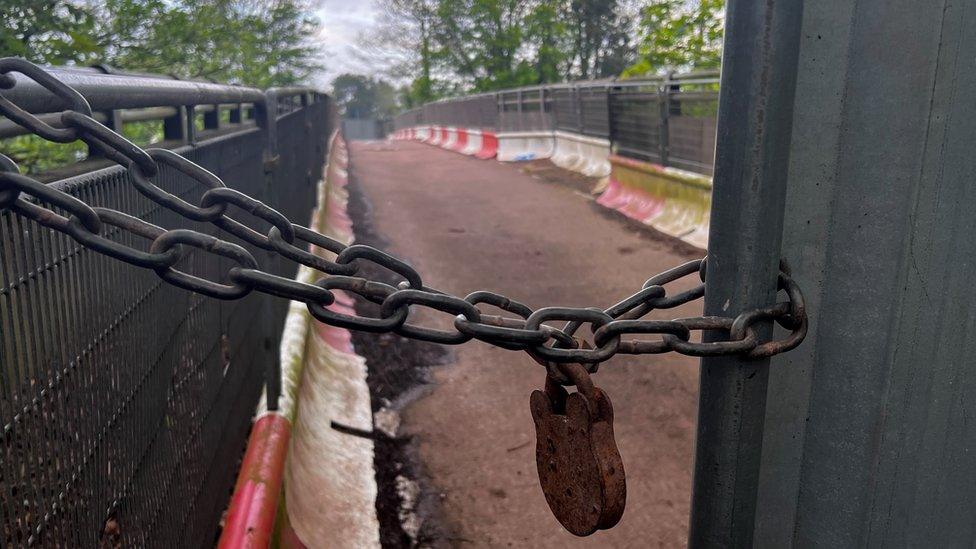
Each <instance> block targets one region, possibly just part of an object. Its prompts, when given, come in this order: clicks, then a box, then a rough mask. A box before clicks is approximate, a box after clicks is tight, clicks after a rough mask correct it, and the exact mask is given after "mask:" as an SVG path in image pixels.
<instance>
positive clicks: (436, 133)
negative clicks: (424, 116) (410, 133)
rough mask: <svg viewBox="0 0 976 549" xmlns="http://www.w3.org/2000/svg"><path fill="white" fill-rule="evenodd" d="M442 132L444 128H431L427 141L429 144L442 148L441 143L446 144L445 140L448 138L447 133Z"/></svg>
mask: <svg viewBox="0 0 976 549" xmlns="http://www.w3.org/2000/svg"><path fill="white" fill-rule="evenodd" d="M442 130H443V128H441V127H440V126H431V127H430V137H429V138H428V139H427V143H428V144H430V145H434V146H435V147H440V146H441V143H443V142H444V138H445V137H446V134H445V132H444V131H442Z"/></svg>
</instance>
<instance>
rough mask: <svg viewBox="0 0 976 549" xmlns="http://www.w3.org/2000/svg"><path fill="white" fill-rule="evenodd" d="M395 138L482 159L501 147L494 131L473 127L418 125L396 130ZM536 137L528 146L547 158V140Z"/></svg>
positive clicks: (494, 155) (491, 155)
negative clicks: (419, 142)
mask: <svg viewBox="0 0 976 549" xmlns="http://www.w3.org/2000/svg"><path fill="white" fill-rule="evenodd" d="M393 139H398V140H416V141H421V142H423V143H427V144H428V145H434V146H437V147H442V148H444V149H447V150H450V151H454V152H457V153H461V154H466V155H468V156H474V157H475V158H480V159H482V160H488V159H490V158H495V157H496V156H497V155H498V147H499V139H498V136H497V135H496V134H495V133H494V132H490V131H487V130H479V129H473V128H456V127H442V126H418V127H416V128H410V129H406V130H400V131H398V132H396V133H395V134H394V137H393ZM534 139H536V141H535V142H532V143H530V144H529V145H527V146H529V147H532V148H533V149H534V150H537V151H539V155H540V156H539V158H545V156H544V155H545V154H546V151H547V148H546V144H545V140H544V139H543V138H542V137H541V136H536V137H534Z"/></svg>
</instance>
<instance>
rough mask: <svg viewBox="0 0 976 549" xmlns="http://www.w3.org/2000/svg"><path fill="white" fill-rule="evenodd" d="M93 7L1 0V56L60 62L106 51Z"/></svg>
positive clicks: (55, 0) (56, 0)
mask: <svg viewBox="0 0 976 549" xmlns="http://www.w3.org/2000/svg"><path fill="white" fill-rule="evenodd" d="M97 26H98V24H97V19H96V17H95V14H94V13H93V12H92V11H91V9H90V8H89V7H88V6H87V5H85V4H81V3H78V2H70V1H67V0H0V29H3V31H2V32H0V56H4V57H6V56H18V57H27V58H29V59H31V60H33V61H36V62H39V63H46V64H53V65H60V64H65V63H68V62H77V63H91V62H94V61H96V60H97V59H99V57H100V55H101V53H102V45H101V44H100V42H99V40H98V38H97V34H96V28H97Z"/></svg>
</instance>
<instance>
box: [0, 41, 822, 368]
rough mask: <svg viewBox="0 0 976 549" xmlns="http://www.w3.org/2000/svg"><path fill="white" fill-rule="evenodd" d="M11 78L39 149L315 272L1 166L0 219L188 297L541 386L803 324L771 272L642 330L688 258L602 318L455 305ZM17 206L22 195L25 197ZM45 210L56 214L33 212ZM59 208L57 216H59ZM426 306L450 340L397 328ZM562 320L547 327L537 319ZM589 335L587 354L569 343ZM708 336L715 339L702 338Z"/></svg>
mask: <svg viewBox="0 0 976 549" xmlns="http://www.w3.org/2000/svg"><path fill="white" fill-rule="evenodd" d="M11 72H18V73H21V74H23V75H24V76H27V77H28V78H31V79H33V80H34V81H35V82H37V83H38V84H39V85H41V86H43V87H44V88H46V89H47V90H48V91H50V92H51V93H53V94H54V95H56V96H57V97H58V98H60V99H61V100H62V101H64V103H65V106H66V110H64V111H63V112H62V113H61V122H62V124H63V126H64V128H55V127H53V126H50V125H48V124H46V123H45V122H43V121H42V120H40V119H39V118H38V117H36V116H34V115H32V114H30V113H28V112H26V111H25V110H23V109H20V108H19V107H17V106H16V105H14V104H13V103H12V102H11V101H10V100H8V99H6V98H4V97H3V94H2V93H0V114H3V115H4V116H6V117H7V118H9V119H11V120H13V121H15V122H17V123H18V124H20V125H21V126H23V127H24V128H27V129H28V130H30V131H31V132H32V133H34V134H36V135H38V136H41V137H43V138H45V139H48V140H51V141H55V142H60V143H66V142H70V141H74V140H82V141H84V142H86V143H88V144H89V145H90V146H92V147H95V148H97V149H99V150H100V151H101V152H102V153H103V154H105V156H106V157H108V158H110V159H111V160H113V161H115V162H117V163H119V164H121V165H122V166H124V167H126V169H127V170H128V173H129V175H130V176H131V181H132V184H133V186H135V188H136V190H137V191H139V192H140V193H142V194H143V195H145V196H146V197H147V198H149V199H150V200H152V201H154V202H156V203H158V204H160V205H162V206H164V207H166V208H168V209H170V210H173V211H175V212H177V213H178V214H180V215H182V216H183V217H186V218H187V219H191V220H193V221H199V222H207V223H212V224H213V225H215V226H217V227H218V228H220V229H222V230H223V231H226V232H227V233H230V234H231V235H233V236H235V237H237V238H239V239H240V240H242V241H244V242H247V243H249V244H251V245H253V246H256V247H258V248H261V249H263V250H267V251H269V252H273V253H277V254H279V255H281V256H284V257H286V258H288V259H290V260H292V261H295V262H298V263H301V264H302V265H305V266H307V267H310V268H312V269H315V270H317V271H320V272H322V273H325V274H327V275H330V276H327V277H324V278H322V279H320V280H319V281H317V282H316V283H314V284H307V283H303V282H299V281H297V280H293V279H289V278H284V277H281V276H277V275H274V274H271V273H268V272H265V271H262V270H261V269H260V267H259V264H258V262H257V260H256V259H255V258H254V256H253V255H252V254H251V253H250V252H248V251H247V250H246V249H245V248H244V247H242V246H240V245H238V244H234V243H232V242H228V241H225V240H221V239H219V238H217V237H214V236H212V235H208V234H204V233H201V232H198V231H193V230H188V229H175V230H165V229H163V228H161V227H157V226H156V225H153V224H151V223H148V222H146V221H143V220H141V219H138V218H136V217H132V216H130V215H128V214H125V213H123V212H120V211H117V210H112V209H108V208H100V207H92V206H89V205H88V204H85V203H84V202H82V201H81V200H78V199H77V198H75V197H73V196H71V195H69V194H67V193H65V192H62V191H60V190H57V189H55V188H54V187H51V186H48V185H45V184H43V183H41V182H40V181H37V180H35V179H33V178H31V177H28V176H25V175H22V174H20V173H19V169H18V167H17V165H16V164H15V163H14V162H13V161H12V160H10V159H9V158H7V157H5V156H3V155H0V212H2V211H4V210H10V211H11V212H13V213H15V214H17V215H20V216H22V217H26V218H29V219H31V220H33V221H35V222H37V223H38V224H40V225H43V226H45V227H48V228H51V229H53V230H55V231H58V232H60V233H63V234H66V235H68V236H70V237H71V238H73V239H74V240H76V241H77V242H78V243H79V244H81V245H82V246H85V247H86V248H89V249H92V250H94V251H96V252H98V253H100V254H104V255H107V256H110V257H113V258H115V259H118V260H121V261H124V262H126V263H129V264H131V265H135V266H137V267H142V268H145V269H152V270H154V271H155V272H156V274H158V275H159V276H160V277H161V278H162V279H163V280H165V281H166V282H168V283H169V284H172V285H174V286H178V287H180V288H184V289H187V290H190V291H193V292H197V293H200V294H203V295H206V296H210V297H214V298H217V299H240V298H242V297H244V296H246V295H248V294H249V293H251V292H252V291H257V292H262V293H265V294H269V295H273V296H276V297H282V298H285V299H290V300H295V301H300V302H303V303H305V304H306V305H307V306H308V310H309V311H310V312H311V314H312V315H313V316H314V317H315V318H316V319H318V320H320V321H322V322H325V323H327V324H331V325H333V326H339V327H343V328H349V329H354V330H362V331H367V332H394V333H397V334H400V335H402V336H404V337H408V338H412V339H419V340H424V341H432V342H435V343H442V344H448V345H458V344H461V343H465V342H467V341H470V340H471V339H478V340H480V341H484V342H487V343H490V344H492V345H496V346H498V347H501V348H504V349H510V350H521V351H527V352H528V353H529V354H531V355H532V356H533V358H535V359H536V360H537V361H538V362H540V363H541V364H544V365H546V366H547V368H548V370H549V373H550V376H551V377H553V378H554V379H556V380H557V381H559V382H561V383H566V384H569V383H571V382H570V380H568V379H566V378H565V376H564V375H563V374H562V373H561V372H560V371H559V368H557V367H556V365H557V364H558V363H567V362H577V363H582V364H585V365H587V367H588V368H587V369H588V370H589V371H590V372H593V371H596V368H597V365H598V364H599V363H600V362H603V361H606V360H607V359H609V358H611V357H612V356H614V355H616V354H654V353H666V352H670V351H673V352H677V353H681V354H685V355H691V356H717V355H742V356H746V357H753V358H762V357H769V356H772V355H775V354H778V353H782V352H785V351H788V350H790V349H793V348H794V347H796V346H797V345H799V344H800V342H801V341H803V338H804V337H805V335H806V332H807V317H806V312H805V308H804V303H803V294H802V293H801V291H800V288H799V287H798V286H797V284H796V283H795V282H794V281H793V279H792V278H791V277H790V273H789V270H788V268H786V266H785V265H781V272H780V274H779V279H778V281H777V286H778V290H779V291H782V292H783V293H785V294H786V297H787V300H786V301H782V302H779V303H776V304H774V305H771V306H769V307H765V308H762V309H755V310H749V311H746V312H744V313H742V314H740V315H738V316H737V317H735V318H730V317H716V316H705V317H695V318H679V319H675V320H642V318H643V317H644V316H646V315H647V314H648V313H650V312H651V311H653V310H655V309H671V308H674V307H677V306H679V305H682V304H685V303H688V302H691V301H694V300H697V299H700V298H701V297H703V296H704V295H705V284H704V280H705V268H706V259H700V260H695V261H690V262H688V263H685V264H683V265H679V266H677V267H674V268H672V269H670V270H668V271H665V272H663V273H660V274H657V275H655V276H653V277H651V278H650V279H648V280H647V281H646V282H645V283H644V285H643V287H642V288H641V289H640V290H638V291H637V292H636V293H634V294H633V295H631V296H629V297H627V298H626V299H623V300H622V301H620V302H619V303H616V304H615V305H612V306H611V307H609V308H607V309H605V310H601V309H596V308H578V307H545V308H541V309H537V310H534V311H533V310H532V309H530V308H529V307H527V306H526V305H524V304H522V303H519V302H518V301H515V300H512V299H510V298H508V297H506V296H503V295H500V294H497V293H493V292H488V291H478V292H474V293H471V294H469V295H467V296H466V297H464V298H461V297H457V296H453V295H449V294H445V293H443V292H440V291H437V290H434V289H431V288H428V287H426V286H425V285H424V283H423V280H422V279H421V276H420V274H419V273H417V271H416V270H414V269H413V268H412V267H410V266H409V265H408V264H407V263H406V262H404V261H403V260H401V259H398V258H396V257H394V256H392V255H390V254H387V253H385V252H383V251H380V250H378V249H376V248H372V247H370V246H364V245H358V244H357V245H350V246H347V245H345V244H343V243H341V242H338V241H336V240H334V239H332V238H329V237H327V236H325V235H323V234H320V233H318V232H315V231H313V230H311V229H309V228H307V227H304V226H301V225H297V224H294V223H292V222H291V221H290V220H288V219H287V218H286V217H285V216H284V215H282V214H281V213H279V212H278V211H276V210H275V209H274V208H272V207H270V206H268V205H267V204H264V203H263V202H261V201H259V200H256V199H254V198H252V197H250V196H247V195H245V194H243V193H241V192H239V191H237V190H234V189H231V188H228V187H227V186H225V185H224V182H223V181H221V179H220V178H219V177H217V176H216V175H214V174H213V173H211V172H209V171H207V170H206V169H204V168H203V167H201V166H199V165H198V164H195V163H194V162H192V161H190V160H187V159H186V158H184V157H182V156H180V155H178V154H176V153H174V152H172V151H169V150H166V149H156V148H150V149H142V148H140V147H138V146H136V145H135V144H133V143H132V142H130V141H129V140H128V139H126V138H125V137H123V136H122V135H120V134H119V133H117V132H115V131H113V130H112V129H110V128H108V127H107V126H105V125H103V124H101V123H99V122H98V121H96V120H95V119H94V118H92V110H91V107H90V106H89V105H88V102H87V100H85V98H84V97H82V96H81V94H79V93H78V92H77V91H76V90H74V89H73V88H71V87H70V86H67V85H66V84H64V83H63V82H60V81H59V80H57V79H56V78H55V77H53V76H52V75H51V74H50V73H48V72H46V71H45V70H44V69H42V68H40V67H38V66H36V65H33V64H31V63H29V62H27V61H25V60H22V59H14V58H7V59H0V89H5V88H11V87H12V86H13V85H14V83H15V80H14V78H13V77H12V76H10V74H9V73H11ZM160 164H163V165H166V166H168V167H170V168H172V169H173V170H176V171H177V172H180V173H182V174H185V175H187V176H189V177H191V178H192V179H194V180H196V181H197V182H199V183H200V184H201V185H203V186H205V187H207V189H208V190H207V191H206V192H204V193H203V196H202V198H201V200H200V204H199V205H194V204H190V203H189V202H186V201H185V200H183V199H181V198H179V197H177V196H175V195H173V194H170V193H169V192H167V191H166V190H164V189H162V188H161V187H159V186H158V185H157V183H155V182H153V178H154V177H155V176H156V175H157V174H158V173H159V169H160ZM21 195H24V196H27V197H30V198H31V199H32V200H28V199H25V198H23V197H21ZM41 203H46V204H50V205H51V206H53V207H54V208H55V209H51V208H46V207H43V206H41V205H40V204H41ZM231 206H234V207H236V208H238V209H240V210H243V211H244V212H247V213H249V214H251V215H252V216H254V217H256V218H258V219H261V220H263V221H265V222H267V223H269V224H270V225H271V228H270V230H269V231H268V233H267V234H261V233H259V232H257V231H255V230H254V229H252V228H250V227H248V226H247V225H245V224H243V223H241V222H239V221H236V220H234V219H231V218H230V217H228V216H227V210H228V209H229V208H230V207H231ZM58 211H60V212H62V213H58ZM105 225H111V226H113V227H116V228H118V229H120V230H121V231H125V232H129V233H132V234H134V235H137V236H140V237H142V238H144V239H146V240H148V241H150V245H149V247H148V251H145V250H140V249H136V248H132V247H130V246H126V245H124V244H121V243H119V242H116V241H114V240H110V239H108V238H106V237H105V236H102V230H103V228H104V226H105ZM308 245H312V246H316V247H319V248H322V249H325V250H328V251H330V252H332V253H334V254H336V258H335V260H334V261H329V260H327V259H325V258H323V257H320V256H318V255H315V254H313V253H311V252H310V251H308V249H307V248H308ZM185 246H190V247H194V248H198V249H200V250H203V251H204V252H206V253H211V254H216V255H220V256H223V257H226V258H228V259H231V260H232V261H234V262H235V263H236V264H237V265H236V266H234V267H232V268H230V269H229V271H228V272H227V273H226V276H225V277H224V278H223V279H221V280H219V281H214V280H207V279H204V278H200V277H198V276H196V275H193V274H190V273H187V272H184V271H181V270H179V269H178V268H177V267H176V265H177V263H178V262H179V261H180V259H181V258H182V257H183V256H184V255H185V253H186V251H185V248H184V247H185ZM367 262H369V263H374V264H376V265H379V266H380V267H383V268H385V269H387V270H389V271H392V272H393V273H396V274H397V275H399V276H400V277H401V278H402V279H403V281H402V282H400V283H399V284H398V285H397V286H396V287H394V286H392V285H389V284H385V283H382V282H379V281H375V280H369V279H367V278H363V277H360V276H355V275H356V274H357V273H359V272H360V271H361V268H362V265H363V264H364V263H367ZM690 276H697V278H698V279H699V280H698V282H697V283H696V285H695V286H694V287H693V288H691V289H689V290H685V291H682V292H679V293H676V294H674V295H669V294H668V292H667V290H666V289H665V288H664V286H665V285H666V284H670V283H672V282H675V281H677V280H678V279H681V278H684V277H690ZM333 290H343V291H345V292H350V293H353V294H357V295H360V296H362V297H363V298H365V299H367V300H369V301H371V302H373V303H376V304H378V305H379V306H380V309H379V316H377V317H375V318H369V317H363V316H358V315H354V314H352V315H351V314H345V313H340V312H337V311H335V310H332V309H330V308H329V307H328V306H329V305H331V304H332V303H333V302H334V301H335V295H334V293H333ZM478 305H486V306H492V307H495V308H498V309H500V310H502V311H504V312H507V313H511V314H512V315H515V316H504V315H490V314H486V313H484V312H483V311H482V310H481V309H480V308H479V307H478ZM415 307H428V308H430V309H434V310H436V311H441V312H444V313H447V314H450V315H455V318H454V330H450V331H448V330H439V329H433V328H428V327H423V326H418V325H416V324H411V323H408V322H407V320H408V318H409V317H410V311H411V310H412V309H413V308H415ZM769 320H775V321H776V322H777V323H778V324H780V325H781V326H782V327H784V328H785V329H787V330H790V333H789V334H788V335H787V336H786V337H784V338H783V339H777V340H771V341H761V340H760V337H759V335H758V334H757V332H758V330H757V329H756V328H757V324H758V323H761V322H767V321H769ZM553 321H566V325H565V326H564V327H562V328H561V329H560V328H555V327H552V326H550V325H548V324H546V323H547V322H553ZM584 324H588V325H589V326H590V327H591V329H592V332H593V345H592V347H591V346H590V345H589V343H583V342H582V340H581V339H580V338H577V337H574V335H575V333H576V332H577V330H578V329H579V328H580V327H581V326H582V325H584ZM693 331H717V332H720V333H721V334H722V338H721V339H720V340H716V341H708V342H701V343H699V342H694V341H692V338H691V332H693ZM624 335H632V336H648V335H658V336H660V338H659V339H653V340H647V339H624V338H623V336H624ZM713 337H714V336H713Z"/></svg>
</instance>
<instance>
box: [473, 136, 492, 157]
mask: <svg viewBox="0 0 976 549" xmlns="http://www.w3.org/2000/svg"><path fill="white" fill-rule="evenodd" d="M497 155H498V136H497V135H495V134H494V133H493V132H489V131H484V130H482V132H481V149H480V150H479V151H478V152H476V153H475V154H474V156H475V158H480V159H482V160H490V159H492V158H495V157H496V156H497Z"/></svg>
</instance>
